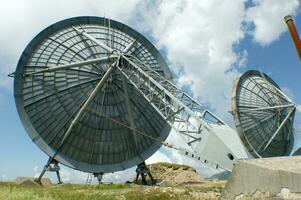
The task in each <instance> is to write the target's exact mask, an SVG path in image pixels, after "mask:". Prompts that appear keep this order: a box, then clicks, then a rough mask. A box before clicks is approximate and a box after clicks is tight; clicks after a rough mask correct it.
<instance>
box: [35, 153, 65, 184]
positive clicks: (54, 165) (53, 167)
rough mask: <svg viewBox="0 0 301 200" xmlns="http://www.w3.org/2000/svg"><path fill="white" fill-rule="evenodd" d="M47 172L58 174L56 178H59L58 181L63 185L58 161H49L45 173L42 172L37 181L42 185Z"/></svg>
mask: <svg viewBox="0 0 301 200" xmlns="http://www.w3.org/2000/svg"><path fill="white" fill-rule="evenodd" d="M47 171H49V172H56V176H57V179H58V184H61V183H63V182H62V180H61V176H60V166H59V162H58V161H56V160H55V159H53V158H49V159H48V161H47V164H46V165H45V166H44V168H43V171H42V172H41V174H40V175H39V177H38V178H37V179H36V180H35V181H36V182H38V183H39V184H41V185H42V178H43V176H44V174H45V173H46V172H47Z"/></svg>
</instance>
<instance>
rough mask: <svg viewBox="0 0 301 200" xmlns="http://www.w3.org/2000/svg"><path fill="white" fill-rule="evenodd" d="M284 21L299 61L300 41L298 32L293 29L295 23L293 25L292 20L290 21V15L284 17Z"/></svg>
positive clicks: (300, 56) (300, 54)
mask: <svg viewBox="0 0 301 200" xmlns="http://www.w3.org/2000/svg"><path fill="white" fill-rule="evenodd" d="M284 20H285V22H286V24H287V27H288V30H289V32H290V33H291V36H292V39H293V42H294V44H295V47H296V50H297V53H298V55H299V59H301V41H300V37H299V34H298V31H297V29H296V27H295V23H294V21H293V19H292V17H291V16H290V15H287V16H285V17H284Z"/></svg>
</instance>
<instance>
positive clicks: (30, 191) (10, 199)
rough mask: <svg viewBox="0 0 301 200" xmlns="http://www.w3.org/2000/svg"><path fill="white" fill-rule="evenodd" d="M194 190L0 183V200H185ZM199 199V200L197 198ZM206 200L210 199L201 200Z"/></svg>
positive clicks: (208, 188)
mask: <svg viewBox="0 0 301 200" xmlns="http://www.w3.org/2000/svg"><path fill="white" fill-rule="evenodd" d="M223 185H224V183H220V184H217V185H216V184H212V185H210V184H209V185H207V184H204V187H202V188H200V189H197V190H198V191H199V192H200V190H203V191H202V192H204V194H206V193H207V192H217V190H218V191H219V190H220V188H222V187H223ZM194 191H195V189H191V188H189V189H188V188H182V189H178V191H177V189H175V188H163V187H142V186H141V187H140V186H131V185H128V184H110V185H89V186H86V185H79V184H65V185H53V186H49V187H40V186H20V185H17V184H15V183H11V182H0V200H61V199H64V200H94V199H95V200H96V199H101V200H141V199H143V200H171V199H172V200H182V199H185V200H188V199H196V198H193V197H192V196H191V194H192V192H194ZM197 199H199V198H197ZM202 199H203V198H202ZM204 199H210V198H204Z"/></svg>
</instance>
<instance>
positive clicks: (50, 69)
mask: <svg viewBox="0 0 301 200" xmlns="http://www.w3.org/2000/svg"><path fill="white" fill-rule="evenodd" d="M117 58H118V57H117V56H115V55H111V56H104V57H101V58H95V59H90V60H83V61H80V62H74V63H70V64H65V65H57V66H50V67H46V68H45V69H41V70H38V71H36V72H31V73H27V74H24V75H23V76H30V75H34V74H38V73H44V72H54V71H57V70H62V69H69V68H73V67H81V66H84V65H91V64H97V63H101V62H104V61H108V60H111V59H114V60H115V59H117Z"/></svg>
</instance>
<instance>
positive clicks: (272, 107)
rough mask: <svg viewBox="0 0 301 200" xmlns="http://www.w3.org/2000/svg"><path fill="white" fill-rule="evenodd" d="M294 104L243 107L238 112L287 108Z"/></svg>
mask: <svg viewBox="0 0 301 200" xmlns="http://www.w3.org/2000/svg"><path fill="white" fill-rule="evenodd" d="M294 106H295V104H288V105H281V106H269V107H261V108H251V109H244V110H240V111H239V112H240V113H242V112H250V111H261V110H272V109H280V108H287V107H294Z"/></svg>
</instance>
